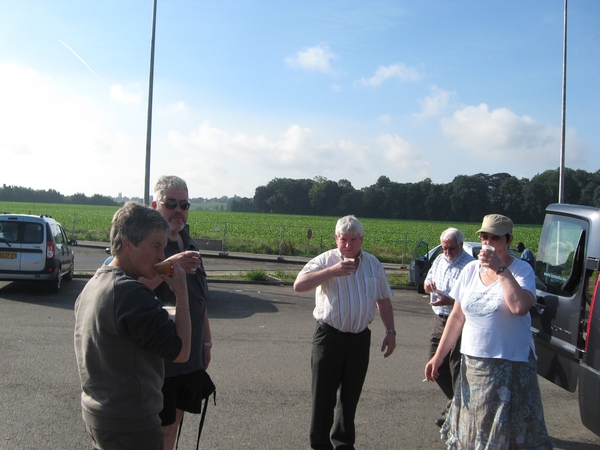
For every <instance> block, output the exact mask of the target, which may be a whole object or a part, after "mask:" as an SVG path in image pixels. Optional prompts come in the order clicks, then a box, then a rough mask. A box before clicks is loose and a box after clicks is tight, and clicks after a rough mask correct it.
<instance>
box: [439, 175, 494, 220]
mask: <svg viewBox="0 0 600 450" xmlns="http://www.w3.org/2000/svg"><path fill="white" fill-rule="evenodd" d="M450 202H451V204H452V214H453V220H457V221H460V222H477V221H480V220H481V219H482V217H483V216H485V215H486V214H489V213H491V212H494V211H493V210H492V206H491V205H490V204H489V202H488V184H487V182H486V180H485V179H484V178H482V177H477V176H467V175H459V176H457V177H455V178H454V180H452V195H451V196H450Z"/></svg>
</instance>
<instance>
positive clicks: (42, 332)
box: [0, 279, 600, 450]
mask: <svg viewBox="0 0 600 450" xmlns="http://www.w3.org/2000/svg"><path fill="white" fill-rule="evenodd" d="M85 282H86V280H85V279H75V280H73V281H72V282H71V283H64V286H63V289H64V290H63V291H62V292H61V293H60V294H58V295H50V294H46V293H45V292H44V291H43V289H42V290H40V289H37V288H36V287H35V286H31V285H27V284H17V283H15V284H7V283H0V339H1V342H2V345H1V346H0V361H1V362H2V377H1V378H0V404H1V405H2V408H0V449H2V450H9V449H57V448H61V449H82V448H89V447H90V445H89V441H88V438H87V436H86V434H85V430H84V426H83V422H82V420H81V413H80V408H79V393H80V386H79V379H78V376H77V370H76V365H75V356H74V352H73V322H74V317H73V311H72V308H73V304H74V302H75V299H76V297H77V295H78V294H79V292H80V291H81V289H82V288H83V286H84V284H85ZM209 287H210V290H211V300H210V304H209V315H210V318H211V330H212V334H213V341H214V347H213V352H212V358H213V359H212V362H211V364H210V367H209V369H208V371H209V373H210V375H211V376H212V378H213V380H214V382H215V384H216V386H217V406H214V405H213V404H212V403H211V404H210V405H209V408H208V413H207V417H206V422H205V424H204V431H203V434H202V439H201V442H200V446H201V448H203V449H227V450H231V449H304V448H308V426H309V413H310V365H309V362H310V344H311V337H312V332H313V330H314V326H315V323H314V320H313V319H312V309H313V305H314V297H313V295H314V293H313V292H308V293H303V294H297V293H295V292H294V291H293V290H292V288H291V287H290V286H279V285H257V284H232V283H218V284H217V283H210V284H209ZM394 294H395V295H396V296H395V298H394V300H393V306H394V314H395V320H396V328H397V330H398V338H397V343H398V347H397V349H396V351H395V352H394V354H393V355H392V356H390V357H389V358H386V359H384V358H383V357H382V356H381V353H380V346H381V341H382V339H383V325H382V324H381V322H380V320H379V319H378V318H377V316H376V319H375V320H374V322H373V323H372V325H371V329H372V330H373V340H372V347H371V362H370V368H369V373H368V375H367V380H366V382H365V386H364V390H363V395H362V398H361V402H360V404H359V407H358V412H357V422H356V425H357V443H356V448H358V449H409V450H410V449H442V448H443V445H442V442H441V441H440V440H439V429H438V428H437V427H436V426H435V424H434V420H435V419H436V418H437V417H438V414H439V412H440V410H441V409H442V407H443V406H444V404H445V401H444V399H443V397H442V394H441V392H440V391H439V389H438V388H437V386H436V385H435V384H433V383H422V382H421V380H422V379H423V366H424V364H425V360H426V352H427V347H428V344H427V342H428V337H429V332H430V327H431V310H430V308H429V306H428V305H427V298H426V297H423V296H421V295H419V294H417V293H416V292H415V291H395V292H394ZM540 384H541V388H542V397H543V400H544V407H545V412H546V418H547V424H548V429H549V432H550V435H551V436H552V438H553V439H554V440H555V443H556V444H557V448H558V449H565V450H566V449H569V450H570V449H578V450H592V449H600V437H597V436H595V435H594V434H592V433H591V432H590V431H588V430H586V429H585V428H584V427H583V425H581V422H580V420H579V411H578V405H577V397H576V395H575V394H571V393H568V392H566V391H563V390H561V389H559V388H557V387H556V386H554V385H552V384H550V383H548V382H546V381H544V380H540ZM198 421H199V417H198V416H193V415H190V416H189V417H188V418H187V419H186V420H185V425H184V427H183V432H182V437H181V442H180V446H179V448H181V449H188V448H194V445H195V438H196V431H197V426H198Z"/></svg>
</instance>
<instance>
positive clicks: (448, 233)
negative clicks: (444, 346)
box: [424, 228, 474, 427]
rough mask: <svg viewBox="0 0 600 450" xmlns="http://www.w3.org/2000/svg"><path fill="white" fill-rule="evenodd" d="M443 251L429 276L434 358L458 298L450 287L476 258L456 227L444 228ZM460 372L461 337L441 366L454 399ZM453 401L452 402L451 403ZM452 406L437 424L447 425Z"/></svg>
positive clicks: (441, 375)
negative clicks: (447, 415)
mask: <svg viewBox="0 0 600 450" xmlns="http://www.w3.org/2000/svg"><path fill="white" fill-rule="evenodd" d="M440 242H441V244H442V251H443V252H444V256H441V255H440V256H439V257H438V258H436V259H435V261H434V262H433V264H432V266H431V269H429V272H428V273H427V277H426V278H425V284H424V287H425V292H428V293H430V294H431V302H430V305H431V308H432V309H433V312H434V313H435V315H434V317H433V329H432V331H431V336H430V347H429V357H430V358H431V357H432V356H433V355H434V354H435V352H436V350H437V348H438V344H439V343H440V339H441V338H442V333H443V332H444V328H445V327H446V321H447V320H448V316H449V315H450V313H451V312H452V307H453V306H454V300H452V299H451V298H450V297H448V293H449V292H450V289H451V288H452V286H453V285H454V282H455V281H456V280H457V279H458V276H459V275H460V272H461V270H462V269H463V268H464V267H465V266H466V265H467V264H468V263H470V262H471V261H473V259H474V258H473V257H472V256H471V255H469V254H468V253H467V252H466V251H464V249H463V242H464V237H463V234H462V233H461V232H460V231H459V230H457V229H456V228H448V229H447V230H444V232H443V233H442V235H441V236H440ZM459 373H460V337H459V338H458V341H457V342H456V345H455V346H454V347H453V348H452V350H450V352H449V353H448V355H447V356H446V358H445V359H444V362H443V364H442V365H441V366H440V368H439V377H438V378H436V380H435V381H436V383H437V384H438V386H439V387H440V389H441V390H442V392H443V393H444V394H445V395H446V397H448V400H452V398H453V397H454V387H455V384H456V380H457V379H458V374H459ZM449 404H450V403H449V402H448V405H449ZM447 410H448V407H447V406H446V409H445V410H444V412H443V413H442V417H441V418H439V419H437V420H436V422H435V423H436V424H437V425H438V426H439V427H441V426H442V425H443V424H444V420H445V416H446V413H447Z"/></svg>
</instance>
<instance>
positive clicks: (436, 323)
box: [429, 314, 461, 400]
mask: <svg viewBox="0 0 600 450" xmlns="http://www.w3.org/2000/svg"><path fill="white" fill-rule="evenodd" d="M447 320H448V318H447V317H440V316H438V315H437V314H435V316H434V318H433V329H432V330H431V337H430V347H429V358H431V357H432V356H433V355H434V354H435V351H436V350H437V348H438V346H439V344H440V339H441V338H442V333H443V332H444V328H445V327H446V321H447ZM460 356H461V355H460V336H459V337H458V340H457V341H456V344H454V347H452V349H451V350H450V352H448V354H447V355H446V357H445V358H444V362H442V365H441V366H440V367H439V369H438V372H439V376H438V377H437V378H436V379H435V382H436V383H437V384H438V386H439V387H440V389H441V390H442V392H443V393H444V394H445V395H446V397H448V400H452V398H453V397H454V388H455V386H456V381H457V380H458V375H459V374H460Z"/></svg>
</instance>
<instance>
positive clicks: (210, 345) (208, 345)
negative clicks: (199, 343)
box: [204, 342, 212, 348]
mask: <svg viewBox="0 0 600 450" xmlns="http://www.w3.org/2000/svg"><path fill="white" fill-rule="evenodd" d="M204 346H205V347H208V348H211V347H212V342H205V343H204Z"/></svg>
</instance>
